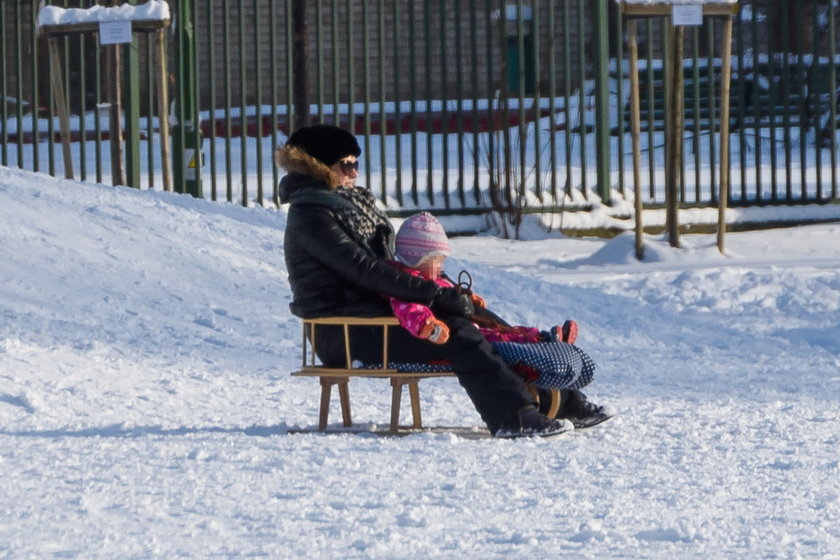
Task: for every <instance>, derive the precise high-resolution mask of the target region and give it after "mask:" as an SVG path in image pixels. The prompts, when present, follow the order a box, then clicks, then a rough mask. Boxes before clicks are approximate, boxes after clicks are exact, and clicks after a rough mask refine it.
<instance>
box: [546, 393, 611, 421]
mask: <svg viewBox="0 0 840 560" xmlns="http://www.w3.org/2000/svg"><path fill="white" fill-rule="evenodd" d="M615 415H616V410H615V408H613V407H611V406H609V405H599V404H595V403H593V402H590V401H589V400H588V399H587V398H586V395H584V394H583V393H581V392H580V391H577V390H574V389H567V390H563V391H560V410H559V411H557V418H565V419H567V420H569V421H571V423H572V424H574V426H575V428H589V427H591V426H595V425H596V424H600V423H601V422H603V421H605V420H609V419H610V418H612V417H613V416H615Z"/></svg>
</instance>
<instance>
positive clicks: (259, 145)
mask: <svg viewBox="0 0 840 560" xmlns="http://www.w3.org/2000/svg"><path fill="white" fill-rule="evenodd" d="M253 21H254V31H255V32H256V33H257V35H253V36H252V37H253V44H254V90H255V92H254V93H255V96H256V99H254V104H255V105H256V116H255V117H256V123H255V125H254V130H255V136H254V139H255V144H256V149H257V195H256V196H257V201H256V202H257V204H258V205H260V206H264V200H263V173H262V172H263V142H262V139H263V130H264V128H263V106H262V102H263V97H262V64H261V62H260V58H261V56H262V49H261V48H260V44H261V43H262V41H260V39H259V36H258V35H259V34H260V33H261V31H260V24H261V23H262V14H261V13H260V2H259V0H255V2H254V20H253ZM270 33H271V35H274V33H275V31H274V29H273V28H272V30H271V32H270ZM243 151H244V150H243Z"/></svg>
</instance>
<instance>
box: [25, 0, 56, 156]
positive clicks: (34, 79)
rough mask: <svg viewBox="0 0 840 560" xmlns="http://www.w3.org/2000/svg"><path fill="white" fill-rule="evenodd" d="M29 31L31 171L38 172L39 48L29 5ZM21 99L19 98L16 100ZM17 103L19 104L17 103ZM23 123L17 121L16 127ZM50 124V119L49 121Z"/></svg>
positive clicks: (35, 16) (36, 16) (34, 20)
mask: <svg viewBox="0 0 840 560" xmlns="http://www.w3.org/2000/svg"><path fill="white" fill-rule="evenodd" d="M29 5H30V6H32V8H30V20H29V21H30V25H31V27H30V29H32V30H33V31H32V57H31V59H30V63H31V66H30V76H29V79H30V84H31V88H32V101H31V103H32V104H31V107H32V115H31V116H32V169H33V171H39V170H40V169H41V163H40V161H41V157H40V139H39V137H38V136H39V132H38V128H39V127H38V106H39V105H40V104H41V102H40V99H39V98H38V58H39V56H40V55H39V51H40V47H39V44H38V34H37V33H35V32H34V29H35V22H36V20H37V18H38V11H37V10H36V9H35V4H34V2H33V3H30V4H29ZM18 44H20V43H18ZM18 99H21V98H18ZM18 103H19V102H18ZM22 122H23V121H18V126H20V124H21V123H22ZM50 122H52V119H50Z"/></svg>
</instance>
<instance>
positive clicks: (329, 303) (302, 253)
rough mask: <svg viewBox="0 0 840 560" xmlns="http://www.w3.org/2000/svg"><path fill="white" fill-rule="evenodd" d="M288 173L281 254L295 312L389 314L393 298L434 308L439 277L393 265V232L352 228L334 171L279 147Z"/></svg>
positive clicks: (283, 198)
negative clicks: (363, 232) (362, 233)
mask: <svg viewBox="0 0 840 560" xmlns="http://www.w3.org/2000/svg"><path fill="white" fill-rule="evenodd" d="M277 163H278V164H279V165H280V166H281V167H284V168H285V169H286V170H287V171H289V174H288V175H286V176H285V177H283V179H282V181H281V183H280V198H281V201H282V202H291V207H290V208H289V213H288V219H287V222H286V234H285V242H284V247H283V251H284V253H285V258H286V268H287V270H288V273H289V284H290V285H291V288H292V295H293V301H292V303H291V304H290V306H289V307H290V309H291V311H292V313H294V314H295V315H297V316H298V317H303V318H313V317H326V316H330V315H351V316H357V317H372V316H377V315H390V314H391V308H390V305H389V303H388V299H387V297H388V296H390V297H396V298H399V299H402V300H406V301H414V302H418V303H422V304H425V305H430V304H431V302H432V299H433V298H434V296H435V293H436V292H437V290H438V289H439V288H438V286H437V285H436V284H435V283H434V282H430V281H427V280H423V279H420V278H417V277H414V276H411V275H410V274H406V273H404V272H401V271H399V270H397V269H396V268H394V267H392V266H391V265H389V264H387V263H386V262H384V261H385V259H388V258H391V257H392V254H391V249H390V245H391V244H392V243H393V241H392V236H393V229H391V228H390V227H389V226H387V227H386V228H377V230H376V232H375V233H374V234H373V235H372V236H370V238H368V239H358V236H357V235H355V234H354V232H351V231H347V229H346V228H345V226H342V222H341V220H340V219H339V217H338V212H339V211H340V210H341V205H345V206H346V204H347V199H346V198H344V197H341V196H339V195H337V194H336V193H335V192H333V189H331V188H330V185H334V184H337V183H338V182H337V181H336V178H335V177H334V176H333V175H332V173H331V172H330V170H329V168H328V167H326V166H325V165H323V164H322V163H320V162H319V161H317V160H315V159H314V158H312V157H310V156H308V155H307V154H306V153H305V152H303V151H301V150H299V149H297V148H295V147H289V146H287V147H283V148H280V149H279V150H278V151H277Z"/></svg>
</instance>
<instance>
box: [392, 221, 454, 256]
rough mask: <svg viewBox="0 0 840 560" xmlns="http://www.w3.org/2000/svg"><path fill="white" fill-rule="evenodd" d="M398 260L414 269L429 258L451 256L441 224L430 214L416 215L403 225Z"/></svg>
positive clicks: (398, 243)
mask: <svg viewBox="0 0 840 560" xmlns="http://www.w3.org/2000/svg"><path fill="white" fill-rule="evenodd" d="M395 243H396V250H397V258H398V259H400V261H402V262H403V263H404V264H406V265H408V266H410V267H412V268H414V267H417V266H420V264H421V263H422V262H423V261H424V260H426V259H427V258H429V257H433V256H437V255H441V256H444V257H448V256H449V239H447V238H446V232H445V231H443V226H442V225H441V224H440V222H439V221H438V220H437V218H435V217H434V216H432V215H431V214H429V213H428V212H420V213H419V214H414V215H413V216H410V217H409V218H406V220H405V221H404V222H403V223H402V225H401V226H400V231H398V232H397V238H396V242H395Z"/></svg>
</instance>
